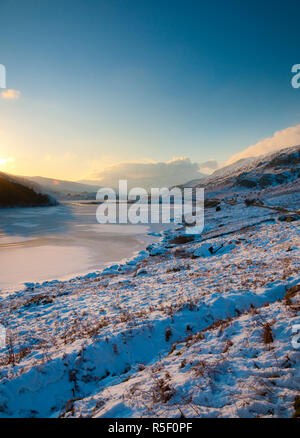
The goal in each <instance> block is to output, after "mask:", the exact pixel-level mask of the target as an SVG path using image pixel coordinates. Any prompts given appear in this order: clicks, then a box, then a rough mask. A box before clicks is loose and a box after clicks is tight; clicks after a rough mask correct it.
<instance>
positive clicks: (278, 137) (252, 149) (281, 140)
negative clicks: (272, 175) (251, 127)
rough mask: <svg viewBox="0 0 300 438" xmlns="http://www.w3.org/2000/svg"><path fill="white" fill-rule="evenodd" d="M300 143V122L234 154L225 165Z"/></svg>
mask: <svg viewBox="0 0 300 438" xmlns="http://www.w3.org/2000/svg"><path fill="white" fill-rule="evenodd" d="M298 144H300V124H299V125H296V126H291V127H289V128H287V129H283V130H282V131H277V132H275V134H274V135H273V136H272V137H269V138H265V139H264V140H261V141H259V142H258V143H256V144H254V145H252V146H249V147H248V148H247V149H245V150H243V151H242V152H239V153H237V154H235V155H233V156H232V157H231V158H230V159H229V160H228V161H227V162H226V163H225V165H226V166H227V165H229V164H232V163H234V162H235V161H238V160H240V159H242V158H248V157H258V156H259V155H264V154H268V153H269V152H275V151H278V150H280V149H283V148H285V147H289V146H296V145H298Z"/></svg>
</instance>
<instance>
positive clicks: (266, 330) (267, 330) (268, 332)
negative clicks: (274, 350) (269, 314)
mask: <svg viewBox="0 0 300 438" xmlns="http://www.w3.org/2000/svg"><path fill="white" fill-rule="evenodd" d="M263 341H264V343H265V344H272V343H273V342H274V336H273V332H272V327H271V325H270V324H269V323H268V322H266V323H265V324H264V326H263Z"/></svg>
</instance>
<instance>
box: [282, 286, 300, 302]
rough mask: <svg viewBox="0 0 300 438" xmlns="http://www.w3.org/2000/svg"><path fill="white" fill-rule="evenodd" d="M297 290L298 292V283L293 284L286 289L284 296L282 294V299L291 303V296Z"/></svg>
mask: <svg viewBox="0 0 300 438" xmlns="http://www.w3.org/2000/svg"><path fill="white" fill-rule="evenodd" d="M298 292H300V284H297V285H296V286H293V287H291V288H289V289H287V291H286V293H285V296H284V301H285V303H286V304H287V305H291V304H292V298H294V297H295V296H296V295H297V294H298Z"/></svg>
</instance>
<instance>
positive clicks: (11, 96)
mask: <svg viewBox="0 0 300 438" xmlns="http://www.w3.org/2000/svg"><path fill="white" fill-rule="evenodd" d="M20 95H21V92H20V91H19V90H13V89H11V88H9V89H7V90H3V91H1V93H0V96H1V99H7V100H17V99H19V97H20Z"/></svg>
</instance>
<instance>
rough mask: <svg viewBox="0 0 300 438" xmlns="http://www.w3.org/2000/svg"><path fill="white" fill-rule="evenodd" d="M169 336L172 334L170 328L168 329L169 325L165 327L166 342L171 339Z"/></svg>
mask: <svg viewBox="0 0 300 438" xmlns="http://www.w3.org/2000/svg"><path fill="white" fill-rule="evenodd" d="M171 336H172V330H171V329H170V327H167V328H166V332H165V340H166V342H169V340H170V339H171Z"/></svg>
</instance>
